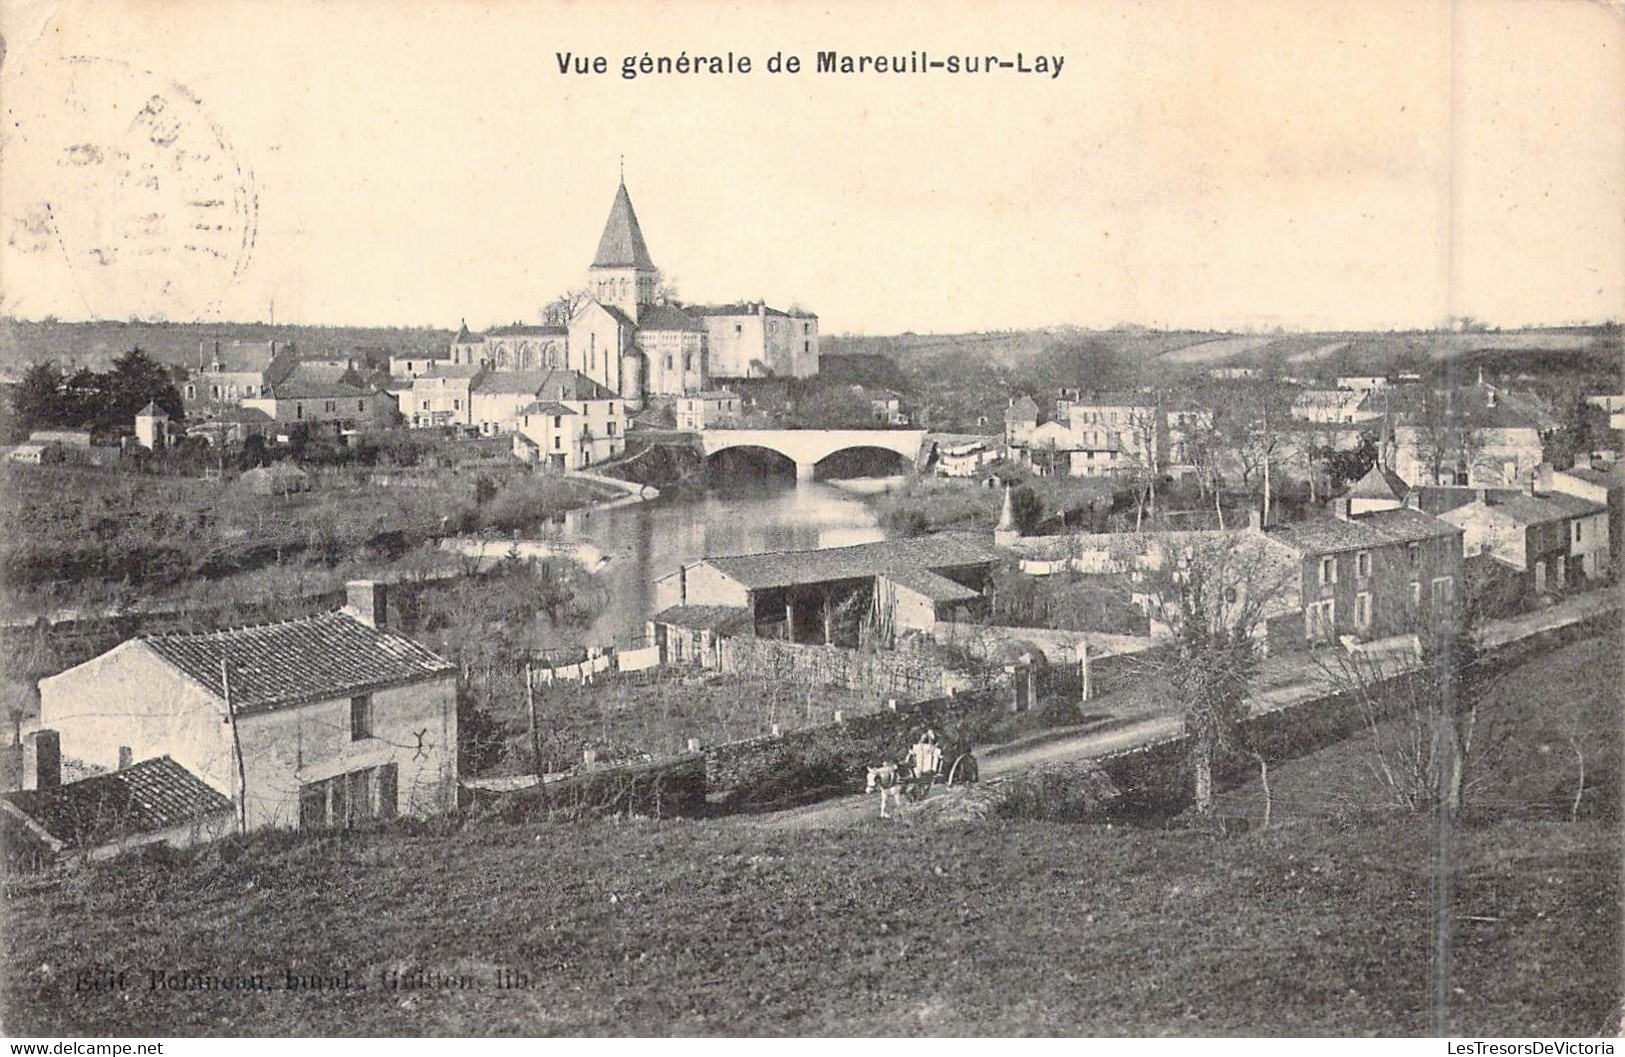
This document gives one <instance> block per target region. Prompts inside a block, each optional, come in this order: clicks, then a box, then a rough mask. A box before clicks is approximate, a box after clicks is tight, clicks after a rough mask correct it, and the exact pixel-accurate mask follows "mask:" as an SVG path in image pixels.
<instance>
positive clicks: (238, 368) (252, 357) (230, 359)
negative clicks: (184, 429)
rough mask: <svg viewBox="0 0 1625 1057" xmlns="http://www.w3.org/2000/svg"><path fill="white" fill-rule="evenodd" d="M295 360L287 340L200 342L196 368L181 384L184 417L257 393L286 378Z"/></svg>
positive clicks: (235, 404) (294, 354) (233, 403)
mask: <svg viewBox="0 0 1625 1057" xmlns="http://www.w3.org/2000/svg"><path fill="white" fill-rule="evenodd" d="M298 362H299V360H298V355H297V354H296V353H295V351H294V347H293V346H292V345H291V344H289V343H288V342H279V341H232V342H227V343H224V344H223V343H221V342H219V341H215V342H199V343H198V369H197V372H196V373H195V374H194V375H193V376H192V378H191V379H190V380H188V381H187V382H186V383H185V384H184V385H182V387H181V399H182V401H183V403H184V404H185V407H186V417H187V418H191V417H192V416H193V413H194V412H198V413H200V414H201V413H202V412H206V411H220V410H222V409H224V408H227V407H236V406H237V405H239V404H240V403H241V402H242V401H243V400H244V399H250V398H254V397H258V396H260V395H262V394H263V393H264V392H265V390H266V389H267V388H268V387H270V386H273V385H275V384H276V383H278V382H280V381H282V380H283V379H284V378H286V377H287V376H288V374H289V373H291V372H292V371H293V369H294V367H295V365H296V364H297V363H298Z"/></svg>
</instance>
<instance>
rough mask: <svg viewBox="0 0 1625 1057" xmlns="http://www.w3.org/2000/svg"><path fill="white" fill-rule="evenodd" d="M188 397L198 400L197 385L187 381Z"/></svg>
mask: <svg viewBox="0 0 1625 1057" xmlns="http://www.w3.org/2000/svg"><path fill="white" fill-rule="evenodd" d="M186 399H188V400H196V399H197V386H195V385H192V384H191V383H187V386H186Z"/></svg>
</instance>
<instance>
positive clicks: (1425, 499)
mask: <svg viewBox="0 0 1625 1057" xmlns="http://www.w3.org/2000/svg"><path fill="white" fill-rule="evenodd" d="M1414 491H1415V493H1416V501H1417V504H1418V505H1419V506H1420V507H1421V509H1422V512H1423V513H1424V514H1432V515H1433V516H1434V517H1438V516H1440V515H1442V514H1445V513H1448V512H1449V511H1451V510H1455V509H1457V508H1458V507H1464V506H1468V505H1470V504H1472V503H1474V502H1476V501H1477V500H1478V493H1479V492H1483V493H1484V494H1485V495H1486V496H1488V497H1489V500H1490V502H1492V503H1493V502H1499V501H1500V500H1503V499H1511V498H1512V497H1513V496H1515V495H1518V494H1519V489H1517V488H1468V487H1466V486H1465V485H1445V484H1423V485H1417V486H1416V488H1415V489H1414Z"/></svg>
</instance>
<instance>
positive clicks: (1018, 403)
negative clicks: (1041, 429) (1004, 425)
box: [1004, 393, 1038, 422]
mask: <svg viewBox="0 0 1625 1057" xmlns="http://www.w3.org/2000/svg"><path fill="white" fill-rule="evenodd" d="M1004 417H1005V418H1007V419H1012V420H1014V421H1018V422H1024V421H1027V420H1029V419H1031V420H1035V421H1036V420H1037V418H1038V403H1037V401H1035V400H1034V399H1033V398H1032V397H1030V396H1028V395H1027V394H1026V393H1022V394H1021V395H1020V396H1018V397H1016V398H1015V400H1014V401H1012V402H1011V404H1010V406H1009V407H1007V408H1005V410H1004Z"/></svg>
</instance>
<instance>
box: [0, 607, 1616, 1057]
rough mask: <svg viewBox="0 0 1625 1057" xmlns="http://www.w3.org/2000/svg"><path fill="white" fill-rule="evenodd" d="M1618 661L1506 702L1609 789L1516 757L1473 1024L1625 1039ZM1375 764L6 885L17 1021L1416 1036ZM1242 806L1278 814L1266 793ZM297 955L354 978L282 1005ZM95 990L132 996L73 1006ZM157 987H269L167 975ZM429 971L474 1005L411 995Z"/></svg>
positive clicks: (245, 1030)
mask: <svg viewBox="0 0 1625 1057" xmlns="http://www.w3.org/2000/svg"><path fill="white" fill-rule="evenodd" d="M1619 673H1620V661H1619V656H1618V651H1617V649H1616V648H1615V644H1614V640H1613V639H1612V638H1610V637H1606V636H1604V637H1597V638H1592V639H1589V640H1584V641H1581V642H1577V643H1574V644H1571V645H1569V646H1566V647H1563V648H1561V649H1558V650H1555V651H1552V652H1551V653H1548V654H1543V655H1541V656H1539V657H1537V658H1535V659H1534V660H1532V661H1531V662H1530V663H1528V664H1526V665H1525V666H1523V667H1522V668H1520V669H1517V670H1516V671H1515V672H1513V673H1512V674H1511V675H1510V676H1509V678H1508V679H1507V681H1506V683H1505V684H1504V685H1503V686H1502V687H1500V688H1499V689H1498V690H1497V695H1498V697H1499V698H1500V699H1501V700H1502V702H1503V706H1502V707H1504V708H1515V709H1518V710H1519V711H1518V713H1517V716H1518V717H1519V718H1524V713H1523V711H1522V709H1523V705H1524V703H1526V702H1528V701H1531V700H1535V699H1537V698H1538V699H1541V700H1546V701H1550V702H1553V704H1552V705H1551V706H1550V707H1548V708H1547V709H1546V710H1545V712H1543V713H1542V714H1541V716H1540V717H1539V718H1538V720H1537V719H1535V718H1534V717H1529V719H1530V723H1532V724H1533V725H1532V726H1530V727H1529V731H1530V733H1529V735H1528V737H1527V738H1526V740H1525V741H1523V742H1521V744H1529V743H1530V742H1531V741H1533V742H1534V743H1536V744H1537V745H1539V744H1545V743H1546V740H1545V739H1546V738H1548V737H1551V738H1552V739H1553V740H1554V742H1555V739H1556V737H1557V732H1559V731H1560V730H1570V731H1582V732H1583V743H1584V744H1586V745H1588V746H1590V748H1589V749H1588V751H1589V752H1590V753H1592V754H1593V757H1592V767H1593V768H1594V769H1595V770H1596V771H1597V772H1598V777H1599V779H1600V780H1599V781H1598V784H1597V785H1596V787H1595V788H1594V791H1593V794H1592V799H1591V800H1590V801H1588V804H1589V806H1588V807H1587V809H1586V810H1584V811H1582V812H1581V813H1580V816H1579V821H1575V822H1570V821H1566V818H1567V810H1566V804H1567V800H1568V794H1567V793H1560V795H1558V796H1557V799H1558V800H1559V801H1560V802H1561V804H1562V805H1563V806H1564V810H1562V811H1552V810H1549V808H1543V807H1540V805H1541V804H1545V803H1547V801H1548V799H1549V797H1551V796H1552V795H1553V791H1555V790H1559V789H1560V788H1561V789H1562V790H1566V789H1567V788H1569V786H1570V784H1571V783H1572V781H1573V776H1572V774H1571V772H1570V770H1569V766H1568V764H1567V762H1566V761H1561V758H1560V757H1558V756H1557V755H1555V754H1553V755H1551V756H1544V755H1542V756H1541V757H1540V758H1541V761H1542V762H1540V763H1538V764H1536V763H1534V762H1533V761H1532V760H1531V759H1525V757H1528V756H1530V755H1531V754H1529V753H1527V752H1525V753H1518V754H1515V757H1514V761H1515V763H1516V764H1517V766H1512V767H1508V768H1504V769H1501V768H1498V769H1497V772H1496V781H1495V782H1494V783H1493V786H1494V788H1493V789H1492V790H1491V791H1490V792H1488V793H1487V794H1486V796H1487V797H1488V800H1487V805H1488V806H1492V807H1498V806H1500V805H1502V804H1508V805H1511V806H1514V808H1515V809H1514V810H1511V811H1509V812H1504V813H1503V812H1495V813H1493V814H1492V816H1491V817H1489V818H1482V819H1479V820H1477V821H1474V822H1471V823H1469V824H1468V825H1466V826H1465V827H1464V828H1463V830H1462V831H1461V837H1460V842H1459V847H1458V852H1457V859H1456V861H1457V864H1458V871H1457V874H1456V886H1455V887H1456V899H1455V904H1454V909H1455V915H1456V919H1455V920H1456V931H1455V936H1454V955H1453V958H1454V962H1453V965H1454V973H1453V978H1452V987H1451V992H1450V993H1451V995H1452V1002H1453V1005H1452V1012H1451V1018H1450V1027H1451V1029H1452V1030H1453V1031H1454V1032H1455V1033H1456V1034H1457V1035H1465V1036H1495V1035H1516V1036H1527V1035H1534V1036H1575V1035H1591V1034H1597V1033H1608V1032H1614V1031H1617V1030H1618V1028H1619V1020H1618V1016H1619V1009H1620V999H1621V993H1620V980H1619V974H1618V966H1619V964H1620V957H1621V903H1620V883H1621V879H1620V874H1619V862H1620V856H1621V854H1622V851H1625V838H1622V833H1621V831H1620V827H1619V823H1618V807H1617V801H1618V797H1617V793H1618V774H1619V749H1620V731H1619V719H1618V717H1619V693H1620V691H1619V685H1620V684H1619V682H1618V677H1619ZM1544 689H1549V691H1550V692H1549V693H1548V694H1547V696H1545V697H1541V696H1540V695H1541V693H1542V691H1543V690H1544ZM1365 759H1366V757H1365V756H1364V755H1363V750H1362V747H1361V741H1360V739H1351V740H1350V741H1349V742H1345V743H1343V744H1341V745H1338V746H1334V747H1333V748H1331V749H1328V750H1326V751H1324V752H1322V753H1317V754H1315V755H1313V756H1309V757H1304V758H1302V759H1299V760H1294V761H1291V762H1287V763H1283V764H1282V765H1281V766H1280V767H1279V768H1275V767H1272V768H1271V770H1272V773H1273V774H1274V775H1275V780H1274V784H1275V793H1276V801H1275V812H1274V822H1273V824H1272V825H1271V827H1270V828H1269V829H1268V830H1267V831H1263V832H1258V831H1254V832H1253V833H1251V834H1247V835H1244V836H1239V837H1232V838H1229V839H1219V838H1216V837H1213V836H1209V835H1204V834H1202V833H1198V832H1194V831H1191V830H1185V829H1178V828H1167V829H1164V828H1159V827H1156V826H1147V827H1140V826H1125V825H1123V824H1121V823H1119V824H1116V825H1113V826H1104V825H1066V824H1060V823H1043V822H1021V823H1012V822H972V823H960V824H941V825H933V824H930V823H926V822H923V821H920V820H918V819H910V818H908V817H905V818H903V819H901V820H893V821H891V822H885V823H883V822H881V821H880V820H879V819H878V818H875V817H872V816H870V815H869V813H868V812H867V811H866V812H864V815H865V817H864V818H863V820H862V821H861V822H859V823H857V824H856V825H851V826H848V827H846V828H836V829H812V830H801V831H795V832H786V831H774V830H773V829H771V828H769V827H767V826H764V825H763V824H762V822H763V821H765V818H761V819H759V818H756V817H748V816H747V817H743V818H731V819H720V820H713V821H699V822H693V821H690V822H652V821H633V822H621V823H612V822H605V823H596V824H582V825H560V824H547V823H524V822H519V823H512V822H499V821H497V820H495V819H494V818H483V819H475V820H472V821H470V822H469V823H468V824H466V825H465V826H464V827H463V828H462V829H461V830H453V829H451V828H449V827H446V828H441V827H425V826H421V825H418V826H412V825H408V824H404V823H403V824H401V825H399V826H398V827H397V828H396V829H394V830H392V831H384V832H372V833H354V834H350V835H347V836H344V837H337V836H335V837H328V838H325V839H311V838H300V837H298V836H296V835H290V834H283V835H274V836H269V837H261V838H259V839H257V840H256V841H254V842H253V843H252V844H251V845H250V846H249V847H248V848H247V849H239V848H237V847H235V846H234V845H231V844H226V845H221V846H216V847H214V848H212V849H209V850H207V851H205V852H203V853H201V854H199V855H197V856H196V858H195V859H193V860H192V861H190V862H173V863H172V862H166V861H164V857H163V856H149V857H146V858H134V859H126V860H123V861H118V862H114V863H108V864H102V865H99V866H94V867H90V868H86V869H81V870H78V871H70V872H67V873H60V874H57V875H53V876H48V877H40V878H27V877H24V878H17V877H14V878H12V879H10V881H9V882H8V884H7V886H6V902H7V907H8V911H9V914H10V918H11V920H10V923H9V926H10V927H9V928H8V929H7V930H6V932H5V937H4V940H3V941H0V943H3V946H0V950H3V951H4V964H5V965H6V966H7V967H8V975H7V978H6V979H5V981H4V982H3V984H0V999H3V1003H0V1004H3V1006H4V1008H6V1009H7V1010H8V1011H9V1020H10V1023H8V1025H7V1027H8V1028H9V1029H10V1030H11V1031H12V1032H13V1033H14V1034H25V1035H68V1034H74V1035H79V1034H85V1035H92V1034H94V1035H105V1034H121V1035H151V1034H159V1035H174V1034H179V1035H191V1034H208V1033H231V1034H259V1033H265V1034H296V1033H297V1034H338V1035H395V1034H401V1035H408V1034H427V1035H443V1034H475V1035H510V1034H551V1035H571V1034H616V1035H633V1034H729V1035H732V1034H758V1035H760V1034H784V1035H809V1034H841V1035H854V1034H856V1035H865V1034H874V1035H887V1036H889V1035H899V1034H944V1035H954V1034H996V1035H998V1034H1144V1035H1155V1034H1245V1035H1356V1034H1379V1035H1399V1034H1404V1035H1414V1034H1421V1033H1424V1032H1426V1031H1427V1030H1428V1026H1429V1024H1428V1016H1427V1002H1428V993H1429V990H1428V964H1429V946H1430V941H1431V937H1432V928H1433V922H1432V912H1431V906H1430V891H1431V879H1432V873H1433V861H1434V859H1433V854H1432V846H1431V844H1430V840H1429V832H1428V825H1427V821H1426V819H1425V818H1424V817H1421V816H1416V815H1409V814H1385V815H1378V814H1373V813H1370V812H1369V811H1368V810H1366V807H1368V806H1369V804H1370V801H1369V799H1367V798H1366V797H1363V796H1362V795H1361V792H1360V790H1361V789H1362V785H1361V783H1362V782H1363V781H1367V780H1369V778H1370V774H1369V772H1368V771H1367V769H1366V768H1365V767H1364V764H1363V761H1364V760H1365ZM1228 799H1230V800H1231V801H1232V802H1233V805H1234V806H1235V807H1237V808H1241V809H1242V810H1245V811H1248V812H1249V813H1251V814H1253V815H1254V817H1255V818H1256V817H1257V808H1258V806H1259V804H1258V799H1259V798H1258V792H1257V790H1256V788H1254V787H1252V786H1248V787H1245V788H1243V789H1242V790H1238V791H1237V792H1236V793H1234V794H1233V795H1232V796H1231V797H1229V798H1228ZM1362 800H1365V803H1366V807H1362ZM290 967H291V968H292V969H293V970H294V971H295V973H296V974H297V975H300V976H308V975H309V974H312V973H314V974H318V975H325V976H330V977H339V978H342V977H343V974H344V973H345V972H346V971H348V972H349V974H350V982H351V984H352V985H353V986H352V988H351V989H350V990H345V991H334V990H331V989H329V990H325V991H308V990H306V991H292V992H290V991H289V990H287V989H286V980H287V977H286V973H287V971H288V969H289V968H290ZM97 970H102V971H112V972H115V973H116V972H117V971H119V970H124V971H125V972H126V974H127V976H126V989H125V990H123V991H117V990H108V989H106V988H102V989H100V990H98V989H96V988H94V987H92V988H89V989H86V988H84V987H79V988H77V989H76V983H77V982H78V981H80V980H81V979H89V980H91V981H93V982H94V981H95V980H96V979H97V977H96V975H95V973H96V971H97ZM499 970H512V971H515V972H522V973H524V974H526V977H527V978H528V982H529V986H528V987H526V988H524V989H518V990H515V989H508V990H502V989H499V988H498V987H497V986H496V982H495V981H496V976H497V973H498V971H499ZM149 971H159V972H160V974H163V973H169V974H174V973H179V972H185V973H189V974H192V978H193V979H196V977H197V975H198V974H202V975H205V976H210V975H212V976H225V977H231V976H240V975H243V974H263V976H264V983H265V984H266V985H267V986H268V987H269V988H270V989H268V990H265V991H259V992H249V993H237V992H232V993H221V992H219V991H215V990H198V989H196V988H193V989H189V990H180V989H175V988H171V989H168V990H163V989H159V990H153V989H151V978H150V977H149V975H148V973H149ZM81 973H89V974H90V975H89V976H88V977H85V978H81V977H80V975H79V974H81ZM414 973H422V974H439V975H440V977H441V978H443V979H448V980H453V981H457V980H459V979H460V978H461V977H464V976H466V977H468V978H469V980H470V981H471V984H470V986H469V987H468V988H466V989H465V988H461V987H459V988H456V989H438V990H433V989H422V990H415V991H403V990H400V989H398V988H397V989H391V988H390V987H389V986H387V985H388V983H389V981H390V980H392V979H393V980H397V981H398V980H400V979H402V978H405V979H407V980H409V981H410V980H412V979H416V977H414V975H413V974H414ZM391 974H394V975H393V976H392V975H391ZM363 988H364V989H363Z"/></svg>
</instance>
